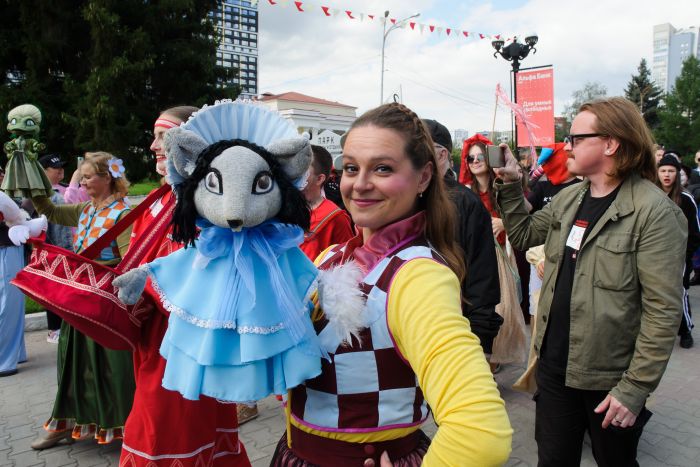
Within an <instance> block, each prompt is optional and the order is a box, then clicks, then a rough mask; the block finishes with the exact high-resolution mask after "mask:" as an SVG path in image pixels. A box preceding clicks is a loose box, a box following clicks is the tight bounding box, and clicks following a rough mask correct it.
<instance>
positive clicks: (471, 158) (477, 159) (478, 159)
mask: <svg viewBox="0 0 700 467" xmlns="http://www.w3.org/2000/svg"><path fill="white" fill-rule="evenodd" d="M485 160H486V158H485V157H484V155H483V154H477V155H476V156H467V162H469V163H470V164H473V163H474V162H484V161H485Z"/></svg>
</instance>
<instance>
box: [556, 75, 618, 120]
mask: <svg viewBox="0 0 700 467" xmlns="http://www.w3.org/2000/svg"><path fill="white" fill-rule="evenodd" d="M607 95H608V88H606V87H605V85H603V84H602V83H599V82H597V81H586V83H585V84H584V85H583V88H581V89H578V90H576V91H574V92H573V94H571V103H569V105H567V106H566V107H565V108H564V114H563V115H564V117H566V120H567V121H568V122H572V121H573V120H574V117H575V116H576V114H577V113H578V109H579V108H580V107H581V106H582V105H583V104H585V103H586V102H589V101H592V100H594V99H600V98H601V97H605V96H607Z"/></svg>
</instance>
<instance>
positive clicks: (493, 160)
mask: <svg viewBox="0 0 700 467" xmlns="http://www.w3.org/2000/svg"><path fill="white" fill-rule="evenodd" d="M486 155H487V157H488V161H489V167H491V168H492V169H493V168H498V167H505V166H506V153H505V152H504V151H503V148H502V147H500V146H494V145H489V146H486Z"/></svg>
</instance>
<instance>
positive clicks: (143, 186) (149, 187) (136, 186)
mask: <svg viewBox="0 0 700 467" xmlns="http://www.w3.org/2000/svg"><path fill="white" fill-rule="evenodd" d="M159 186H160V182H159V181H157V180H149V179H148V178H146V179H144V180H141V181H140V182H136V183H133V184H132V185H131V186H129V196H141V195H147V194H148V193H150V192H151V191H153V190H155V189H156V188H158V187H159Z"/></svg>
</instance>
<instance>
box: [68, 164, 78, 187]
mask: <svg viewBox="0 0 700 467" xmlns="http://www.w3.org/2000/svg"><path fill="white" fill-rule="evenodd" d="M70 185H71V186H74V185H80V166H78V168H77V169H75V172H73V175H72V176H71V178H70Z"/></svg>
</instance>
